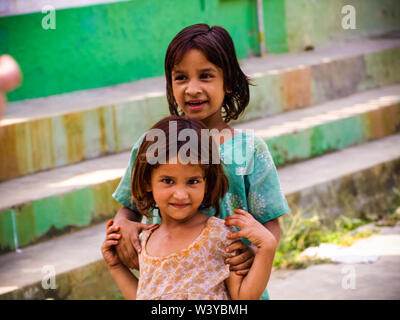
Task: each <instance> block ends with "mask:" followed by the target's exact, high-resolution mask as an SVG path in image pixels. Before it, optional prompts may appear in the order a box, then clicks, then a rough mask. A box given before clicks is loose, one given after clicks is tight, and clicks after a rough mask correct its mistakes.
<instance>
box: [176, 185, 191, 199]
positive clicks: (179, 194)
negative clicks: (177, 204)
mask: <svg viewBox="0 0 400 320" xmlns="http://www.w3.org/2000/svg"><path fill="white" fill-rule="evenodd" d="M173 196H174V198H175V199H176V200H180V201H182V200H186V199H188V198H189V194H188V193H187V191H186V190H185V188H176V189H175V190H174V194H173Z"/></svg>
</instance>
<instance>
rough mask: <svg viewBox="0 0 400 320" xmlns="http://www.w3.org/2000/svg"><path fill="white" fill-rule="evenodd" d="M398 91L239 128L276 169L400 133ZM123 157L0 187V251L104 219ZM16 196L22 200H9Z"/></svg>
mask: <svg viewBox="0 0 400 320" xmlns="http://www.w3.org/2000/svg"><path fill="white" fill-rule="evenodd" d="M399 92H400V85H399V86H391V87H385V88H381V89H375V90H370V91H368V92H363V93H359V94H356V95H353V96H351V97H348V98H344V99H339V100H336V101H334V102H329V103H325V104H321V105H318V106H315V107H309V108H306V109H300V110H294V111H290V112H285V113H283V114H281V115H277V116H274V117H268V118H263V119H260V120H256V121H250V122H246V123H243V124H237V125H235V126H234V127H235V128H237V129H254V130H255V134H256V135H258V136H261V137H262V138H264V139H265V141H266V142H267V144H268V145H269V149H270V151H271V154H272V156H273V158H274V161H275V164H276V165H277V166H282V165H284V164H288V163H291V162H294V161H299V160H304V159H307V158H311V157H313V156H316V155H321V154H323V153H326V152H329V151H332V150H336V149H342V148H344V147H347V146H349V145H352V144H356V143H363V142H366V141H369V140H372V139H377V138H382V137H385V136H388V135H391V134H393V133H395V132H396V131H398V130H399V124H400V95H399V94H398V93H399ZM129 156H130V152H125V153H120V154H115V155H109V156H104V157H101V158H98V159H92V160H86V161H83V162H80V163H77V164H74V165H70V166H65V167H61V168H55V169H52V170H49V171H45V172H39V173H36V174H32V175H27V176H25V177H20V178H16V179H12V180H9V181H5V182H2V183H0V195H1V197H0V230H1V231H2V232H1V233H0V249H1V250H2V251H8V250H10V249H16V248H18V247H24V246H26V245H29V244H31V243H34V242H37V241H40V240H42V239H44V238H49V237H52V236H54V235H59V234H61V233H65V232H68V231H69V230H71V229H75V228H79V227H86V226H89V225H91V224H93V223H96V222H99V221H102V220H104V219H106V218H110V217H112V216H113V215H114V213H115V212H116V211H117V209H118V208H119V206H120V205H119V204H118V203H116V202H115V201H114V200H113V199H112V197H111V194H112V193H113V191H114V190H115V189H116V187H117V185H118V183H119V180H120V178H121V177H122V175H123V173H124V170H125V168H126V167H127V166H128V162H129ZM16 190H23V192H20V191H19V192H16Z"/></svg>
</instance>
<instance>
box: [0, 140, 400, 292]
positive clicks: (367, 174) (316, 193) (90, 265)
mask: <svg viewBox="0 0 400 320" xmlns="http://www.w3.org/2000/svg"><path fill="white" fill-rule="evenodd" d="M399 145H400V134H396V135H393V136H390V137H386V138H383V139H379V140H376V141H373V142H368V143H364V144H362V145H357V146H353V147H349V148H346V149H342V150H340V151H337V152H335V153H331V154H326V155H323V156H321V157H318V158H314V159H311V160H307V161H304V162H301V163H297V164H293V165H289V166H287V167H285V168H282V169H279V170H278V174H279V177H280V180H281V183H282V188H283V190H284V193H285V195H286V196H287V198H288V201H289V203H290V206H291V208H292V212H293V213H296V211H297V210H311V209H310V208H311V207H310V205H311V206H312V208H313V210H314V209H315V210H317V212H318V213H319V214H327V215H333V216H334V215H337V214H352V215H354V216H357V215H361V214H365V213H366V212H368V211H369V210H374V209H376V208H379V209H383V210H385V208H384V206H387V205H388V202H389V199H390V198H391V197H392V196H393V188H394V187H397V188H400V148H399V147H398V146H399ZM349 194H350V195H351V196H352V198H351V199H348V195H349ZM344 199H346V201H344ZM382 200H383V201H382ZM347 204H350V207H349V208H351V210H352V212H349V211H348V210H349V208H346V205H347ZM386 209H387V208H386ZM380 212H382V211H380ZM104 238H105V224H104V223H102V224H99V225H96V226H92V227H90V228H87V229H85V230H81V231H77V232H75V233H72V234H68V235H63V236H60V237H57V238H55V239H52V240H49V241H46V242H42V243H39V244H36V245H31V246H29V247H27V248H25V249H23V250H22V251H21V252H12V253H7V254H4V255H0V298H1V299H43V298H49V297H51V298H58V299H99V298H108V299H110V298H119V297H120V294H119V291H118V289H117V288H116V286H115V284H114V283H113V282H112V279H111V278H110V276H109V274H108V272H107V270H106V267H105V265H104V262H103V261H102V257H101V252H100V246H101V244H102V241H103V239H104ZM52 274H53V275H55V282H54V280H53V282H52V281H51V280H50V276H51V275H52ZM54 283H55V289H51V287H50V289H49V286H50V285H51V284H54ZM46 288H47V289H46Z"/></svg>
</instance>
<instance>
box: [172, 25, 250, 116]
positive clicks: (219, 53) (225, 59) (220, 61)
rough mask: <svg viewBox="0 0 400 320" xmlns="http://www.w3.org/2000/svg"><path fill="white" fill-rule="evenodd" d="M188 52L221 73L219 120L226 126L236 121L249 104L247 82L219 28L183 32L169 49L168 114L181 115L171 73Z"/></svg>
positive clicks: (227, 38) (195, 27) (200, 27)
mask: <svg viewBox="0 0 400 320" xmlns="http://www.w3.org/2000/svg"><path fill="white" fill-rule="evenodd" d="M191 49H197V50H200V51H201V52H202V53H203V54H204V55H205V56H206V58H207V59H208V60H209V61H210V62H211V63H213V64H215V65H216V66H218V67H219V68H221V69H222V71H223V76H224V89H225V98H224V101H223V104H222V109H223V115H222V116H223V119H224V121H225V122H226V123H228V122H229V121H231V120H236V119H237V118H238V117H239V115H240V114H241V113H242V112H243V111H244V109H245V108H246V107H247V105H248V104H249V99H250V92H249V78H248V77H247V76H246V75H245V74H244V73H243V71H242V70H241V69H240V66H239V62H238V60H237V57H236V52H235V47H234V44H233V41H232V38H231V36H230V35H229V33H228V32H227V31H226V30H225V29H224V28H222V27H219V26H214V27H210V26H209V25H207V24H204V23H201V24H194V25H191V26H188V27H186V28H184V29H182V30H181V31H180V32H179V33H178V34H177V35H176V36H175V38H173V39H172V41H171V43H170V44H169V46H168V49H167V53H166V54H165V77H166V82H167V99H168V104H169V110H170V113H171V114H172V115H180V114H179V111H178V104H177V103H176V101H175V98H174V94H173V91H172V70H173V68H174V66H175V65H176V64H178V63H179V62H180V61H181V60H182V58H183V57H184V55H185V53H186V52H188V51H189V50H191Z"/></svg>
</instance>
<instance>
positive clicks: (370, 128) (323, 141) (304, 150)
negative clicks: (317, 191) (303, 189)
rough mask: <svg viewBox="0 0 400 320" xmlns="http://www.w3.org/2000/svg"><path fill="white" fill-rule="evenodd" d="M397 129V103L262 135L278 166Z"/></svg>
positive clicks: (399, 110) (399, 111) (399, 119)
mask: <svg viewBox="0 0 400 320" xmlns="http://www.w3.org/2000/svg"><path fill="white" fill-rule="evenodd" d="M399 130H400V104H398V103H397V104H389V105H387V106H385V107H383V108H380V109H377V110H371V111H368V112H363V113H360V114H356V115H353V116H349V117H345V118H339V119H336V120H333V121H326V122H323V123H321V124H318V125H314V126H312V127H310V128H306V129H303V130H296V132H289V133H284V134H281V135H279V136H275V137H268V136H267V137H264V140H265V142H266V143H267V144H268V148H269V150H270V152H271V156H272V158H273V159H274V163H275V165H277V166H281V165H284V164H288V163H290V162H294V161H300V160H304V159H308V158H311V157H314V156H320V155H322V154H324V153H326V152H329V151H333V150H339V149H343V148H345V147H348V146H350V145H353V144H357V143H363V142H367V141H369V140H372V139H379V138H383V137H386V136H389V135H391V134H394V133H396V132H399Z"/></svg>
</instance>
